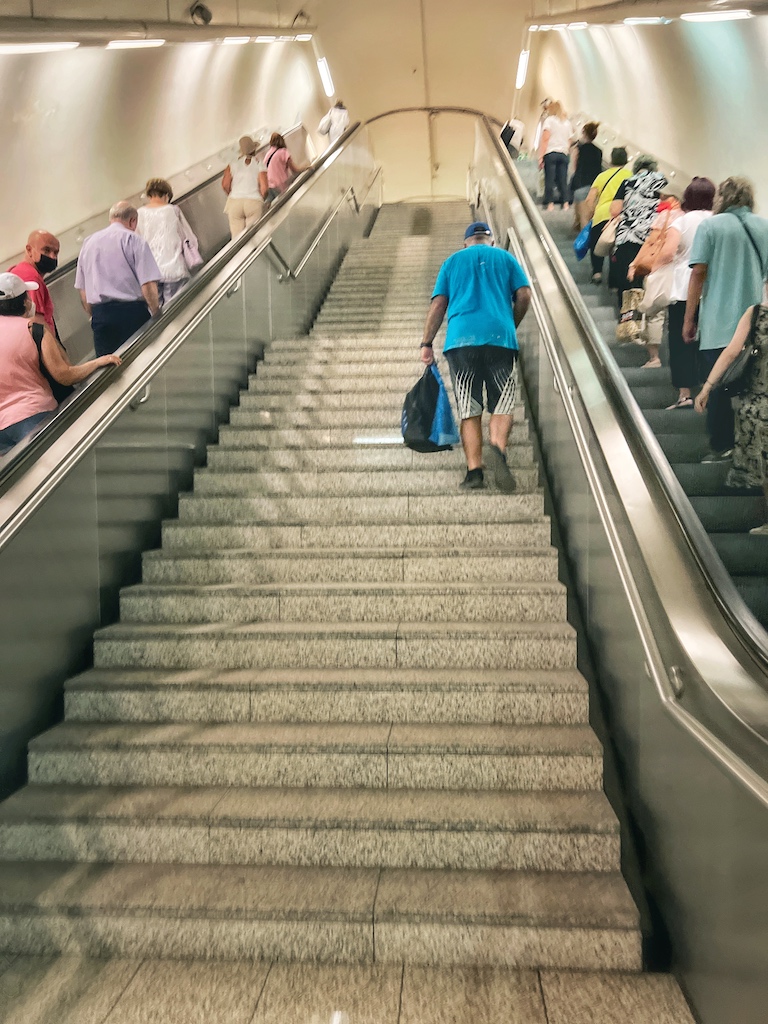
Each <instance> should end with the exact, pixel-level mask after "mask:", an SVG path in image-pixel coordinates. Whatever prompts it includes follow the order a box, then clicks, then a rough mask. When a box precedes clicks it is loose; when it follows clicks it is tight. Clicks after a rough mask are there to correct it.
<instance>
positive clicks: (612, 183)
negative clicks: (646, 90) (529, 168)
mask: <svg viewBox="0 0 768 1024" xmlns="http://www.w3.org/2000/svg"><path fill="white" fill-rule="evenodd" d="M631 176H632V171H631V170H630V168H629V167H627V151H626V149H625V148H624V147H623V146H617V147H616V148H615V149H612V150H611V166H610V167H609V168H608V170H607V171H602V172H601V173H600V174H598V176H597V177H596V178H595V180H594V181H593V182H592V188H591V189H590V190H589V195H588V196H587V198H586V205H587V210H592V231H591V232H590V235H589V255H590V256H591V257H592V283H593V284H600V282H601V281H602V280H603V257H602V256H595V246H596V245H597V240H598V238H599V237H600V235H601V234H602V233H603V228H604V227H605V225H606V224H607V223H608V221H609V220H610V217H611V203H612V202H613V199H614V197H615V195H616V193H617V192H618V191H619V187H620V186H621V184H622V182H624V181H626V180H627V178H630V177H631Z"/></svg>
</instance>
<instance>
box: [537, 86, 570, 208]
mask: <svg viewBox="0 0 768 1024" xmlns="http://www.w3.org/2000/svg"><path fill="white" fill-rule="evenodd" d="M572 138H573V125H572V124H571V122H570V121H569V120H568V118H567V117H566V114H565V111H564V110H563V108H562V106H561V105H560V104H559V103H558V102H557V101H556V100H555V102H554V103H550V105H549V107H548V109H547V117H546V118H545V120H544V124H543V125H542V132H541V142H540V144H539V167H543V168H544V205H545V206H546V208H547V210H554V208H555V190H557V192H558V193H559V195H560V204H561V206H562V208H563V209H564V210H567V209H568V163H569V160H570V152H571V139H572Z"/></svg>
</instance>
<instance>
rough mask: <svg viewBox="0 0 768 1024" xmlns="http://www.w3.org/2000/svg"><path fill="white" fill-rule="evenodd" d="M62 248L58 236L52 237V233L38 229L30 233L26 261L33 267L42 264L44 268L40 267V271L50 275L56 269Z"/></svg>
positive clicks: (25, 254) (25, 252) (25, 250)
mask: <svg viewBox="0 0 768 1024" xmlns="http://www.w3.org/2000/svg"><path fill="white" fill-rule="evenodd" d="M60 248H61V246H60V245H59V240H58V238H57V237H56V235H52V234H51V232H50V231H45V230H44V229H43V228H37V229H36V230H35V231H32V232H31V233H30V236H29V238H28V239H27V244H26V247H25V249H24V259H25V260H26V262H27V263H31V264H32V265H33V266H38V264H40V263H41V262H42V266H39V267H38V269H39V270H40V272H41V273H43V274H50V272H51V271H52V270H55V269H56V261H57V260H58V258H59V249H60Z"/></svg>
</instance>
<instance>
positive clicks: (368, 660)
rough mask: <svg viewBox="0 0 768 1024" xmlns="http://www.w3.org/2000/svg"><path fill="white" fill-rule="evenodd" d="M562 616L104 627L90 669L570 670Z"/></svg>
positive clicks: (572, 646) (571, 647) (571, 641)
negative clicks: (549, 618)
mask: <svg viewBox="0 0 768 1024" xmlns="http://www.w3.org/2000/svg"><path fill="white" fill-rule="evenodd" d="M575 659H576V636H575V633H574V631H573V629H572V628H571V626H569V625H568V624H567V623H565V622H516V623H473V622H464V623H444V622H440V623H396V622H382V623H364V622H359V623H328V624H320V623H304V624H302V623H292V622H266V623H247V624H244V625H234V626H231V627H227V626H226V625H221V624H218V625H194V626H185V625H176V626H152V625H142V626H139V625H125V624H122V623H120V624H117V625H114V626H107V627H106V628H104V629H100V630H98V631H97V633H96V635H95V640H94V665H95V666H96V667H97V668H160V669H195V668H198V669H205V668H212V667H215V668H217V669H236V668H259V669H264V668H351V667H354V668H382V669H383V668H471V669H485V668H490V669H520V670H525V669H546V670H552V669H562V668H567V669H570V668H573V667H574V665H575Z"/></svg>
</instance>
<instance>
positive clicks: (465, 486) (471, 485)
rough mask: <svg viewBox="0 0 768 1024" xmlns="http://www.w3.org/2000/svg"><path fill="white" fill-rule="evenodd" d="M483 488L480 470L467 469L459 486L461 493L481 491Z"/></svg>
mask: <svg viewBox="0 0 768 1024" xmlns="http://www.w3.org/2000/svg"><path fill="white" fill-rule="evenodd" d="M484 487H485V480H484V479H483V471H482V469H468V470H467V475H466V476H465V477H464V479H463V480H462V481H461V483H460V484H459V490H462V491H482V490H483V488H484Z"/></svg>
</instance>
